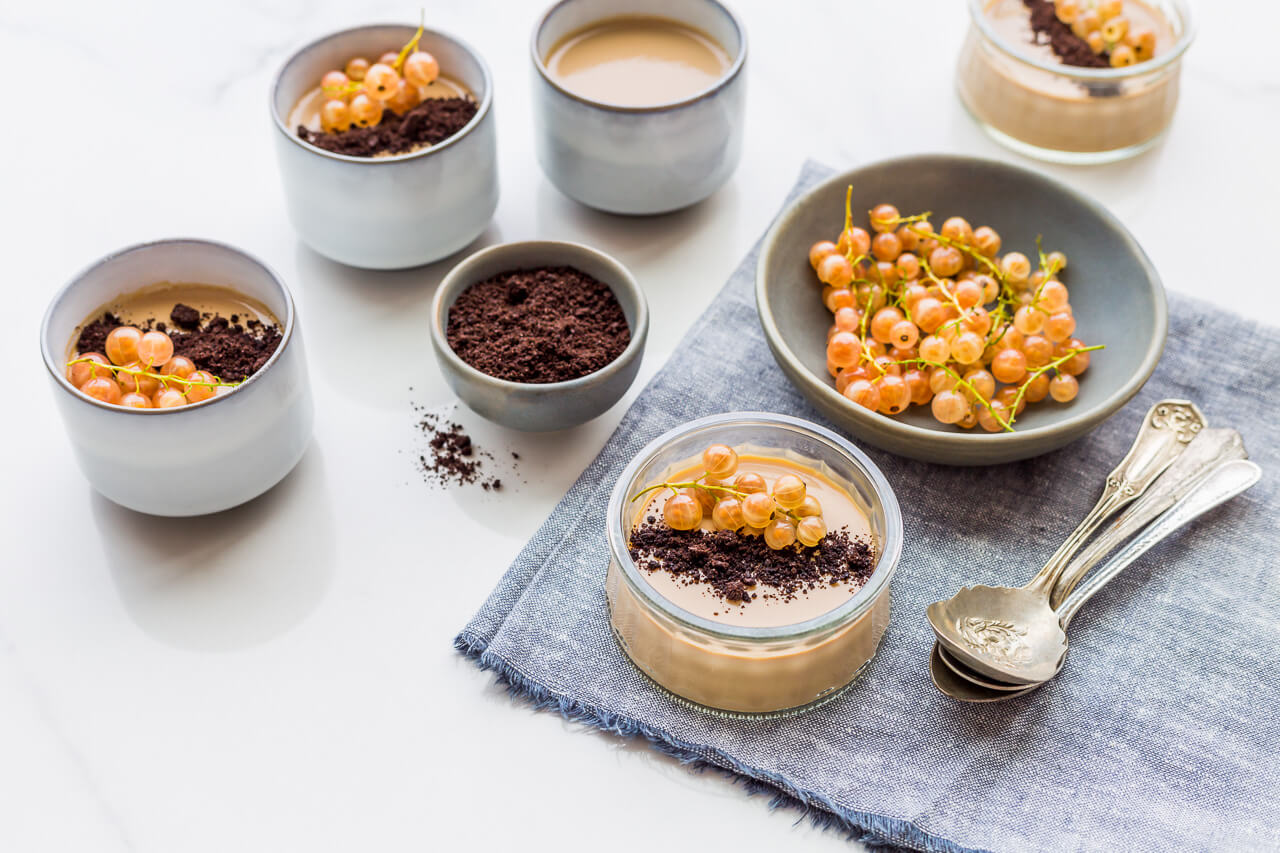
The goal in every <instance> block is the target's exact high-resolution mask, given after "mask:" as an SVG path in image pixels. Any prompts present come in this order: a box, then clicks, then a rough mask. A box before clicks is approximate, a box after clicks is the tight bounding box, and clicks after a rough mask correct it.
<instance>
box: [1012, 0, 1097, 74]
mask: <svg viewBox="0 0 1280 853" xmlns="http://www.w3.org/2000/svg"><path fill="white" fill-rule="evenodd" d="M1022 2H1023V5H1025V6H1026V7H1027V9H1028V10H1029V11H1030V13H1031V30H1032V32H1034V33H1035V34H1036V36H1037V37H1038V38H1037V41H1036V44H1047V45H1049V47H1050V48H1052V49H1053V52H1054V54H1056V55H1057V57H1058V59H1060V60H1062V64H1063V65H1074V66H1077V67H1079V68H1110V67H1111V55H1110V54H1109V53H1107V52H1106V51H1105V50H1104V51H1103V52H1102V53H1100V54H1098V53H1094V52H1093V48H1091V47H1089V43H1088V42H1087V41H1085V40H1084V39H1082V38H1080V37H1079V36H1078V35H1076V34H1075V33H1074V32H1073V31H1072V29H1071V27H1070V26H1068V25H1067V24H1064V23H1062V21H1060V20H1058V12H1057V9H1056V8H1055V7H1054V4H1053V0H1022Z"/></svg>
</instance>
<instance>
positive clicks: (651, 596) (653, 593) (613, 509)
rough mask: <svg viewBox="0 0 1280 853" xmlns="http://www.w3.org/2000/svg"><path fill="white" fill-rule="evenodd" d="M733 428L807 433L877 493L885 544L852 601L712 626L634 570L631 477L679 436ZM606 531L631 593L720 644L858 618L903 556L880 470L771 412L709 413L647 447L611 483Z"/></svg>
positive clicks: (803, 632)
mask: <svg viewBox="0 0 1280 853" xmlns="http://www.w3.org/2000/svg"><path fill="white" fill-rule="evenodd" d="M731 424H732V425H745V426H751V425H759V426H763V427H784V428H789V429H793V430H796V431H798V432H802V433H807V434H808V435H809V436H810V437H812V438H816V439H818V440H819V441H823V442H825V443H826V444H828V445H830V446H831V447H832V448H833V449H835V450H836V451H837V452H839V453H840V454H842V455H844V456H845V457H846V458H847V461H848V462H849V463H850V464H851V466H852V467H853V468H854V469H855V470H857V471H858V472H859V473H861V474H862V476H863V477H865V478H866V480H867V482H868V483H869V484H870V485H871V488H872V491H873V492H875V494H876V497H878V498H879V499H880V504H881V506H882V507H883V508H884V515H885V537H884V543H883V544H882V547H881V548H880V556H879V558H878V559H877V560H876V567H875V569H873V570H872V573H871V577H870V578H869V579H868V580H867V583H866V584H865V585H864V586H863V587H862V589H860V590H858V592H857V594H856V595H854V596H853V598H851V599H849V600H848V601H847V602H845V603H844V604H842V605H840V606H839V607H837V608H836V609H834V610H830V611H827V612H826V613H823V614H822V615H820V616H815V617H814V618H812V619H808V620H806V621H804V622H797V623H795V624H792V625H777V626H770V627H765V628H758V627H735V626H733V625H726V624H724V623H723V622H713V621H711V620H710V619H705V618H703V617H701V616H698V615H697V614H694V613H691V612H690V611H688V610H685V609H684V608H682V607H680V606H678V605H676V604H674V603H672V602H671V601H669V600H667V599H666V598H664V597H663V596H662V595H660V594H659V593H658V592H657V590H655V589H654V588H653V587H652V586H651V585H650V584H649V582H648V581H647V580H645V579H644V577H643V576H642V575H641V574H640V570H639V569H638V568H637V567H636V564H635V562H634V561H633V560H632V559H631V553H630V552H629V551H628V550H627V532H626V531H625V530H624V529H623V523H622V518H623V510H624V508H625V507H626V505H627V504H628V503H630V500H631V495H630V494H628V492H629V491H630V490H629V489H628V485H629V484H630V483H631V480H632V479H633V478H634V477H635V475H636V473H637V472H638V471H639V470H640V468H641V467H642V466H644V465H645V464H647V463H648V461H649V460H650V459H651V458H652V457H653V456H655V455H656V454H657V453H658V451H660V450H661V449H662V448H664V447H665V446H666V445H667V444H669V443H671V442H672V441H674V440H676V439H678V438H685V437H687V436H689V435H693V434H695V433H698V432H702V431H706V430H710V429H713V428H716V427H722V426H726V425H731ZM607 527H608V536H609V550H610V551H611V552H612V555H613V559H614V560H615V561H616V562H617V564H618V565H619V566H620V567H621V569H622V574H623V576H624V577H625V579H626V580H627V582H628V583H629V584H630V586H631V588H632V590H634V591H635V592H636V593H637V594H638V595H639V596H640V597H641V598H642V599H643V600H644V601H645V603H646V604H648V605H649V606H650V607H651V608H653V609H654V610H657V611H658V612H660V613H662V614H663V615H664V616H666V617H667V618H669V619H672V620H673V621H675V622H676V623H678V624H680V625H682V626H684V627H686V628H692V629H694V630H697V631H699V632H701V633H703V634H709V635H711V636H713V637H716V638H718V639H723V640H736V641H743V640H749V641H781V640H792V639H799V638H803V637H808V636H811V635H814V634H820V633H822V632H824V631H828V630H831V629H835V628H839V627H842V626H843V625H845V624H847V623H849V622H850V621H852V620H853V619H854V618H857V617H858V616H861V615H862V614H863V613H865V612H866V611H868V610H870V609H871V607H872V605H873V604H874V603H875V602H876V600H877V599H878V598H879V597H880V593H881V591H882V590H883V589H884V588H885V587H887V586H888V584H889V582H890V581H891V580H892V578H893V575H894V573H895V572H896V571H897V568H898V561H899V559H900V557H901V556H902V537H903V533H902V511H901V509H900V508H899V506H898V498H897V496H896V495H895V494H894V492H893V488H892V487H891V486H890V485H889V481H888V480H887V479H886V478H885V476H884V474H883V473H882V472H881V471H880V468H879V467H878V466H877V465H876V464H875V463H874V462H872V461H871V459H870V458H869V457H868V456H867V455H866V454H865V453H863V452H862V451H861V450H859V449H858V448H857V447H855V446H854V445H853V444H851V443H850V442H849V441H848V440H847V439H845V438H843V437H841V436H840V435H837V434H836V433H834V432H832V431H831V430H829V429H827V428H825V427H821V426H818V425H817V424H815V423H811V422H809V421H805V420H802V419H800V418H793V417H790V416H788V415H779V414H774V413H772V412H728V413H725V414H722V415H710V416H708V417H705V418H698V419H697V420H694V421H689V422H688V423H685V424H681V425H680V426H678V427H675V428H674V429H670V430H668V431H666V432H664V433H663V434H662V435H660V436H658V437H657V438H655V439H654V440H653V441H651V442H649V443H648V444H646V445H645V446H644V448H643V449H641V450H640V452H639V453H637V454H636V455H635V457H634V458H633V459H632V460H631V462H629V463H628V464H627V467H626V468H624V469H623V471H622V473H621V474H620V475H619V476H618V482H617V483H616V484H615V485H614V487H613V494H612V495H611V496H610V498H609V520H608V524H607Z"/></svg>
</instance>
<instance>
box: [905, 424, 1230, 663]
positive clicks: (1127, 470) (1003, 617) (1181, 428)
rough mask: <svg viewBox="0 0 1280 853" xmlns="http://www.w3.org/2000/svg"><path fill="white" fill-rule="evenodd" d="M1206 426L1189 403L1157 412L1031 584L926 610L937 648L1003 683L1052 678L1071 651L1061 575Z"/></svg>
mask: <svg viewBox="0 0 1280 853" xmlns="http://www.w3.org/2000/svg"><path fill="white" fill-rule="evenodd" d="M1204 423H1205V421H1204V415H1202V414H1201V413H1200V410H1199V409H1197V408H1196V407H1195V405H1194V404H1192V403H1190V402H1188V401H1186V400H1162V401H1160V402H1159V403H1156V404H1155V405H1154V406H1152V407H1151V410H1150V411H1149V412H1147V416H1146V418H1145V419H1144V420H1143V424H1142V429H1141V430H1139V432H1138V437H1137V439H1135V440H1134V443H1133V446H1132V447H1131V448H1129V452H1128V453H1127V454H1126V455H1125V457H1124V459H1122V460H1121V461H1120V464H1119V465H1118V466H1116V469H1115V470H1114V471H1112V472H1111V473H1110V474H1109V475H1108V476H1107V483H1106V487H1105V488H1104V489H1103V492H1102V497H1101V498H1100V499H1099V500H1098V503H1097V504H1096V505H1095V506H1094V508H1093V509H1092V510H1090V512H1089V514H1088V515H1087V516H1085V519H1084V521H1082V522H1080V526H1079V527H1077V528H1076V529H1075V530H1074V531H1073V532H1072V533H1071V535H1070V536H1068V537H1067V540H1066V541H1065V542H1063V543H1062V546H1061V547H1059V548H1058V550H1057V551H1055V552H1054V554H1053V556H1052V557H1050V558H1049V562H1047V563H1046V564H1045V566H1044V568H1043V569H1041V570H1040V571H1039V572H1037V573H1036V575H1035V577H1033V578H1032V579H1031V580H1030V582H1028V583H1027V585H1026V586H1023V587H1009V586H1000V587H993V586H985V585H979V586H973V587H965V588H964V589H962V590H960V591H959V592H958V593H956V594H955V595H954V596H952V597H951V598H949V599H947V600H946V601H936V602H934V603H933V604H931V605H929V609H928V616H929V624H931V625H932V626H933V633H934V634H935V635H936V636H937V638H938V642H939V643H941V644H942V645H943V647H945V648H946V650H947V651H948V652H950V653H951V656H952V657H953V658H954V659H956V660H957V661H959V662H961V663H963V664H965V665H966V666H968V667H969V668H971V669H974V670H977V671H978V672H981V673H983V674H985V675H987V676H990V677H991V678H994V679H996V680H998V681H1007V682H1012V683H1015V684H1035V683H1038V682H1041V681H1045V680H1046V679H1048V678H1051V677H1052V676H1053V673H1055V672H1057V671H1058V665H1059V664H1060V662H1061V659H1062V656H1063V655H1064V654H1066V650H1067V635H1066V634H1064V633H1063V632H1062V628H1061V626H1059V625H1058V618H1057V616H1056V615H1055V614H1054V612H1053V608H1051V607H1050V606H1049V594H1050V592H1051V591H1052V590H1053V588H1054V586H1055V585H1056V584H1057V582H1058V577H1059V576H1060V575H1061V574H1062V572H1063V570H1064V569H1065V568H1066V567H1067V563H1068V561H1069V560H1070V559H1071V557H1072V556H1074V555H1075V553H1076V551H1077V550H1079V548H1080V546H1081V545H1083V544H1084V542H1085V540H1086V539H1088V538H1089V537H1090V536H1091V535H1092V534H1093V533H1094V531H1095V530H1097V529H1098V527H1099V526H1101V525H1102V523H1103V522H1104V521H1106V520H1107V519H1108V518H1109V517H1110V516H1111V515H1113V514H1114V513H1115V512H1116V511H1117V510H1119V509H1120V508H1121V507H1123V506H1125V505H1126V504H1128V503H1131V502H1132V501H1134V500H1135V499H1136V498H1137V497H1138V496H1139V495H1141V494H1142V493H1143V491H1145V490H1146V488H1147V487H1148V486H1149V485H1151V483H1152V482H1153V481H1154V480H1155V479H1156V477H1158V476H1160V474H1161V473H1163V472H1164V470H1165V469H1166V468H1168V467H1169V464H1170V463H1171V462H1173V460H1174V459H1176V458H1177V457H1178V455H1179V454H1181V453H1182V451H1183V450H1185V449H1186V446H1187V444H1188V443H1189V442H1190V441H1191V440H1192V439H1193V438H1195V437H1196V435H1197V434H1198V433H1199V432H1200V430H1201V429H1203V428H1204Z"/></svg>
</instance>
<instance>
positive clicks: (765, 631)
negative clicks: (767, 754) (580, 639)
mask: <svg viewBox="0 0 1280 853" xmlns="http://www.w3.org/2000/svg"><path fill="white" fill-rule="evenodd" d="M708 440H709V441H711V442H712V443H711V444H707V443H706V442H707V441H708ZM690 454H693V455H690ZM608 535H609V541H610V550H611V553H612V557H613V559H612V560H611V561H610V565H609V571H608V574H607V577H606V581H605V593H606V598H607V601H608V603H609V618H610V624H611V627H612V629H613V633H614V636H615V637H616V638H617V640H618V643H619V645H620V646H621V647H622V649H623V651H624V652H625V653H626V654H627V656H628V657H629V658H630V659H631V661H632V662H633V663H635V665H636V666H637V667H638V668H639V669H640V670H641V671H642V672H644V673H645V674H646V675H647V676H649V677H650V678H651V679H652V680H653V681H654V682H655V683H657V684H658V685H660V686H661V687H663V688H665V689H666V690H667V691H669V692H670V693H671V694H672V695H673V696H674V697H677V698H678V699H680V700H685V701H688V702H691V703H694V704H695V705H697V706H700V707H702V708H704V709H710V710H712V711H715V712H727V713H729V714H731V715H736V714H780V713H792V712H794V711H796V710H799V709H801V708H806V707H810V706H812V705H813V704H815V703H818V702H822V701H826V700H827V699H830V698H832V697H833V696H836V695H838V694H839V693H840V691H841V690H843V688H845V687H846V686H847V685H849V684H850V683H851V682H852V681H853V679H854V678H855V677H856V676H857V675H858V673H860V672H862V671H863V670H864V669H865V667H866V666H867V665H868V664H869V662H870V660H871V658H872V657H873V656H874V655H875V652H876V649H877V648H878V646H879V643H880V639H881V637H882V636H883V635H884V631H885V628H886V627H887V625H888V622H889V596H888V589H889V586H888V584H889V580H890V578H891V577H892V574H893V571H894V566H895V565H896V563H897V559H898V555H899V554H900V552H901V544H902V543H901V535H902V528H901V519H900V516H899V515H898V510H897V503H896V501H895V500H894V498H893V495H892V492H891V490H889V488H888V484H887V483H886V482H884V479H883V476H882V475H880V474H879V472H878V471H876V470H875V469H874V466H873V465H871V464H870V462H869V460H867V459H866V458H865V456H863V455H861V454H860V452H859V451H858V450H857V449H856V448H853V447H852V446H850V445H848V443H847V442H845V441H844V440H843V439H840V438H839V437H838V436H835V435H834V434H830V433H828V432H826V431H825V430H822V429H821V428H819V427H816V426H814V425H810V424H806V423H805V422H803V421H798V420H796V419H793V418H786V417H783V416H780V415H768V414H763V413H741V414H738V415H721V416H714V417H710V418H704V419H702V420H700V421H694V422H692V423H690V424H687V425H685V426H683V427H679V428H677V429H675V430H672V432H670V433H668V434H667V435H665V436H662V437H660V438H658V439H655V441H654V442H653V443H651V444H650V445H649V447H647V448H646V449H645V450H644V451H642V452H641V454H640V455H639V456H637V458H636V459H635V460H634V461H633V462H632V463H631V465H630V466H628V468H627V470H626V471H624V472H623V474H622V476H621V478H620V479H619V482H618V486H617V488H615V490H614V494H613V498H612V500H611V501H610V509H609V534H608Z"/></svg>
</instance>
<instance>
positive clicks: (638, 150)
mask: <svg viewBox="0 0 1280 853" xmlns="http://www.w3.org/2000/svg"><path fill="white" fill-rule="evenodd" d="M620 15H647V16H654V17H661V18H669V19H673V20H676V21H680V22H681V23H684V24H687V25H689V26H691V27H693V28H695V29H697V30H701V31H702V32H704V33H706V34H707V35H709V36H711V37H712V38H713V39H715V40H716V41H717V42H719V43H720V45H721V46H722V47H723V48H724V49H725V51H726V52H727V53H728V54H729V57H730V61H731V64H730V66H729V70H728V71H727V72H725V75H724V76H723V77H722V78H721V79H720V81H719V82H717V83H716V84H715V85H714V86H712V87H711V88H709V89H707V90H706V91H705V92H702V93H700V94H698V95H695V96H694V97H692V98H688V99H686V100H683V101H678V102H674V103H670V104H661V105H658V106H653V107H619V106H611V105H608V104H603V103H599V102H595V101H590V100H587V99H585V98H582V97H580V96H578V95H574V94H573V93H571V92H569V91H568V90H567V89H565V88H563V87H562V86H560V85H559V84H558V83H556V82H555V81H554V80H553V79H552V77H551V75H550V74H549V72H548V71H547V67H546V65H545V63H544V62H543V59H544V58H545V57H546V56H547V54H548V52H550V50H551V49H552V48H553V47H555V45H556V44H558V43H559V42H560V41H561V39H563V38H564V37H565V36H567V35H570V34H572V33H574V32H576V31H578V30H581V29H582V28H584V27H586V26H589V25H591V24H593V23H597V22H599V21H602V20H605V19H608V18H612V17H616V16H620ZM531 50H532V60H533V66H534V69H533V102H534V103H533V116H534V142H535V145H536V148H537V152H538V162H539V163H541V164H542V170H543V171H544V172H545V173H546V175H547V177H548V178H549V179H550V180H551V182H552V183H553V184H555V185H556V187H558V188H559V189H560V191H561V192H563V193H564V194H565V195H567V196H569V197H570V198H573V199H576V200H578V201H580V202H582V203H583V204H585V205H588V206H590V207H594V208H598V209H600V210H604V211H607V212H609V213H624V214H654V213H666V212H668V211H672V210H679V209H680V208H683V207H688V206H689V205H691V204H694V203H696V202H699V201H702V200H703V199H704V198H706V197H707V196H709V195H711V194H712V193H713V192H715V191H716V190H717V189H719V188H720V187H721V185H723V184H724V182H725V181H727V180H728V179H729V176H730V175H732V174H733V171H734V169H736V168H737V166H738V160H739V158H740V156H741V153H742V134H743V130H742V113H743V105H744V102H745V99H746V79H745V76H744V74H743V65H744V63H745V61H746V54H747V41H746V31H745V30H744V29H743V28H742V25H741V24H740V23H739V22H738V20H737V19H736V18H735V17H734V16H733V14H732V13H731V12H730V11H729V10H728V9H726V8H725V7H724V6H722V5H720V3H718V2H716V0H644V2H642V3H635V2H627V0H561V2H559V3H557V4H556V5H555V6H553V7H551V9H550V10H548V11H547V13H546V14H545V15H544V16H543V18H542V19H541V21H540V22H539V23H538V25H537V27H535V29H534V33H533V43H532V45H531Z"/></svg>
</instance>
